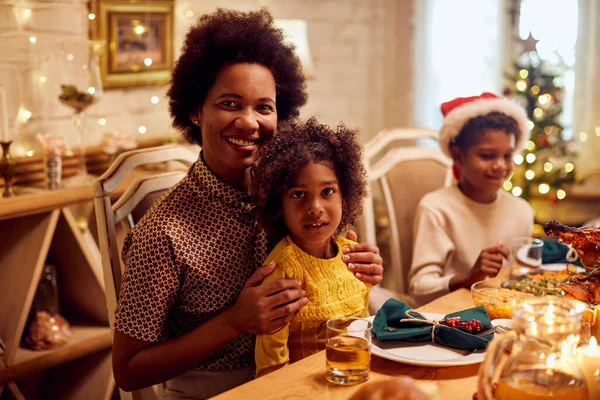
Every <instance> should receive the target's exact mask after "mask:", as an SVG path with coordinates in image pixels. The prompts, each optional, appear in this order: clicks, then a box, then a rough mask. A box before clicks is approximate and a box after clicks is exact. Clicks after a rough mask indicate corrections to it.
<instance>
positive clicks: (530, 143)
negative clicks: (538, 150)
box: [525, 140, 535, 151]
mask: <svg viewBox="0 0 600 400" xmlns="http://www.w3.org/2000/svg"><path fill="white" fill-rule="evenodd" d="M525 148H526V149H527V150H529V151H533V150H535V143H533V140H528V141H527V142H526V143H525Z"/></svg>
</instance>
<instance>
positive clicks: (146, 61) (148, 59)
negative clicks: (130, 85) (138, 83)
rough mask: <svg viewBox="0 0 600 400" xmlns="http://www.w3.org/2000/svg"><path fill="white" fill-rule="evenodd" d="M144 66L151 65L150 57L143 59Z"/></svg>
mask: <svg viewBox="0 0 600 400" xmlns="http://www.w3.org/2000/svg"><path fill="white" fill-rule="evenodd" d="M144 64H145V65H146V67H149V66H151V65H152V59H151V58H150V57H146V58H144Z"/></svg>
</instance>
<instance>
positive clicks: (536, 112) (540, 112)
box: [533, 107, 544, 119]
mask: <svg viewBox="0 0 600 400" xmlns="http://www.w3.org/2000/svg"><path fill="white" fill-rule="evenodd" d="M533 115H534V116H535V117H536V118H537V119H541V118H542V117H543V116H544V111H543V110H542V109H541V108H539V107H538V108H536V109H535V110H533Z"/></svg>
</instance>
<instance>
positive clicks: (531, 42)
mask: <svg viewBox="0 0 600 400" xmlns="http://www.w3.org/2000/svg"><path fill="white" fill-rule="evenodd" d="M520 42H521V54H523V53H529V52H530V51H533V52H536V53H537V48H536V45H537V43H538V42H539V40H536V39H534V38H533V35H532V34H531V32H529V36H527V39H521V40H520Z"/></svg>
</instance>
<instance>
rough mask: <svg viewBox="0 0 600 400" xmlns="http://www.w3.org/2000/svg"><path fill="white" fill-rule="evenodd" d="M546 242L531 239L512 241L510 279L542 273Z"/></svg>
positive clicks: (509, 259) (519, 238)
mask: <svg viewBox="0 0 600 400" xmlns="http://www.w3.org/2000/svg"><path fill="white" fill-rule="evenodd" d="M543 248H544V242H542V241H541V240H540V239H535V238H531V237H516V238H512V239H510V248H509V250H510V254H509V257H508V263H509V266H510V278H511V279H520V278H523V277H525V276H527V275H531V274H535V273H538V272H539V271H540V267H541V266H542V250H543Z"/></svg>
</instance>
